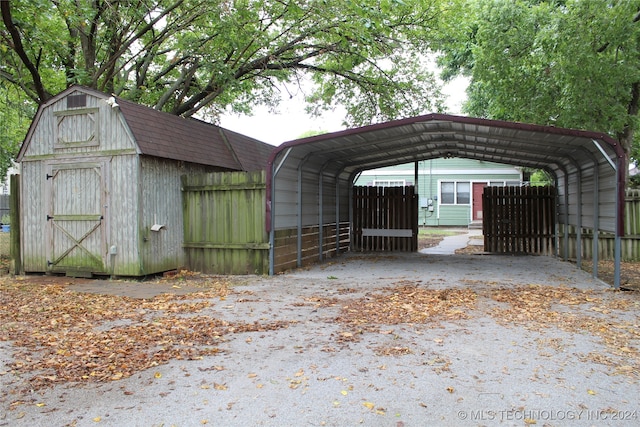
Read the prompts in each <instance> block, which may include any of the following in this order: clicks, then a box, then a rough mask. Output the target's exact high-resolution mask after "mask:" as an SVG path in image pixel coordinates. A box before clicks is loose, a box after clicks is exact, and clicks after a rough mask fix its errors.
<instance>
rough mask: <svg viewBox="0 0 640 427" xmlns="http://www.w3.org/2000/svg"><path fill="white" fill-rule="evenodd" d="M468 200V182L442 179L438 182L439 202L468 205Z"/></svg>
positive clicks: (469, 193)
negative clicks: (442, 180)
mask: <svg viewBox="0 0 640 427" xmlns="http://www.w3.org/2000/svg"><path fill="white" fill-rule="evenodd" d="M470 201H471V183H470V182H468V181H462V182H455V181H444V182H441V183H440V203H442V204H443V205H468V204H469V202H470Z"/></svg>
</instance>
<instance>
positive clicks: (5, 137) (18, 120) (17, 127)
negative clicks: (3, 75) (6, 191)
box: [0, 81, 35, 182]
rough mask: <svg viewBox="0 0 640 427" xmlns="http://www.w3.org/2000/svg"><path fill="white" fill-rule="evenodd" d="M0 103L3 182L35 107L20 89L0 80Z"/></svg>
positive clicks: (0, 164)
mask: <svg viewBox="0 0 640 427" xmlns="http://www.w3.org/2000/svg"><path fill="white" fill-rule="evenodd" d="M0 105H3V106H4V107H3V108H0V182H4V177H6V176H7V170H8V169H9V168H10V167H11V165H12V163H11V161H12V159H13V158H14V157H15V154H16V153H17V152H18V149H19V147H20V142H21V141H22V140H23V139H24V136H25V134H26V133H27V129H28V128H29V124H30V123H31V118H32V117H33V114H34V113H35V109H34V108H33V104H31V103H29V102H27V101H25V100H24V99H23V98H22V93H20V91H18V90H17V89H16V88H15V87H12V86H11V85H8V84H6V82H1V81H0Z"/></svg>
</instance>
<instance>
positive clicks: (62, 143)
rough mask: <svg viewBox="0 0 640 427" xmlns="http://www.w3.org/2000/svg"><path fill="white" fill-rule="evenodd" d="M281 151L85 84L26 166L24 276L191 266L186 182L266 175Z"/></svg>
mask: <svg viewBox="0 0 640 427" xmlns="http://www.w3.org/2000/svg"><path fill="white" fill-rule="evenodd" d="M273 148H274V147H273V146H271V145H268V144H265V143H263V142H260V141H258V140H255V139H252V138H249V137H246V136H244V135H241V134H238V133H236V132H232V131H229V130H226V129H223V128H220V127H218V126H213V125H211V124H208V123H205V122H202V121H199V120H195V119H185V118H182V117H178V116H174V115H171V114H166V113H162V112H159V111H156V110H153V109H151V108H148V107H145V106H142V105H138V104H134V103H131V102H127V101H125V100H123V99H120V98H115V97H113V96H110V95H108V94H105V93H102V92H98V91H95V90H92V89H88V88H86V87H81V86H72V87H70V88H68V89H67V90H65V91H63V92H61V93H60V94H58V95H56V96H55V97H53V98H51V99H50V100H49V101H48V102H47V103H46V104H44V105H42V106H41V107H40V108H39V109H38V112H37V114H36V116H35V118H34V120H33V122H32V124H31V127H30V128H29V131H28V133H27V136H26V138H25V141H24V143H23V144H22V147H21V149H20V152H19V154H18V158H17V160H18V161H19V162H20V165H21V175H20V233H21V234H20V241H21V253H22V266H23V270H24V271H25V272H52V273H66V274H68V275H90V274H110V275H120V276H143V275H147V274H153V273H157V272H162V271H167V270H172V269H176V268H179V267H182V266H184V263H185V253H184V249H183V247H182V245H183V235H184V227H183V224H184V222H183V206H182V194H181V176H184V175H186V176H190V175H195V174H201V173H207V172H220V171H255V170H263V169H265V167H266V164H267V158H268V156H269V154H270V153H271V151H272V150H273Z"/></svg>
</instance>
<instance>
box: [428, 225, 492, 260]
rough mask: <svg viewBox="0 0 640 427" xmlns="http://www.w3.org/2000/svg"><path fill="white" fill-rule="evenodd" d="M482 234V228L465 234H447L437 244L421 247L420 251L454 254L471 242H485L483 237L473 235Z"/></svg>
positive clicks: (430, 253) (431, 253)
mask: <svg viewBox="0 0 640 427" xmlns="http://www.w3.org/2000/svg"><path fill="white" fill-rule="evenodd" d="M480 235H482V230H468V232H467V233H464V234H457V235H455V236H447V237H445V238H444V239H442V241H441V242H440V243H439V244H438V245H437V246H433V247H431V248H425V249H421V250H420V251H419V252H420V253H421V254H428V255H453V254H455V253H456V251H457V250H458V249H464V248H466V247H467V246H468V245H470V244H479V245H482V244H483V243H484V242H483V240H482V239H479V238H473V236H480Z"/></svg>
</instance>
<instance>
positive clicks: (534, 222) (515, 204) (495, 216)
mask: <svg viewBox="0 0 640 427" xmlns="http://www.w3.org/2000/svg"><path fill="white" fill-rule="evenodd" d="M555 197H556V196H555V189H554V188H553V187H485V189H484V193H483V196H482V203H483V204H482V211H483V221H482V223H483V224H482V225H483V234H484V249H485V251H487V252H494V253H535V254H545V255H552V254H553V253H554V248H555Z"/></svg>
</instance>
